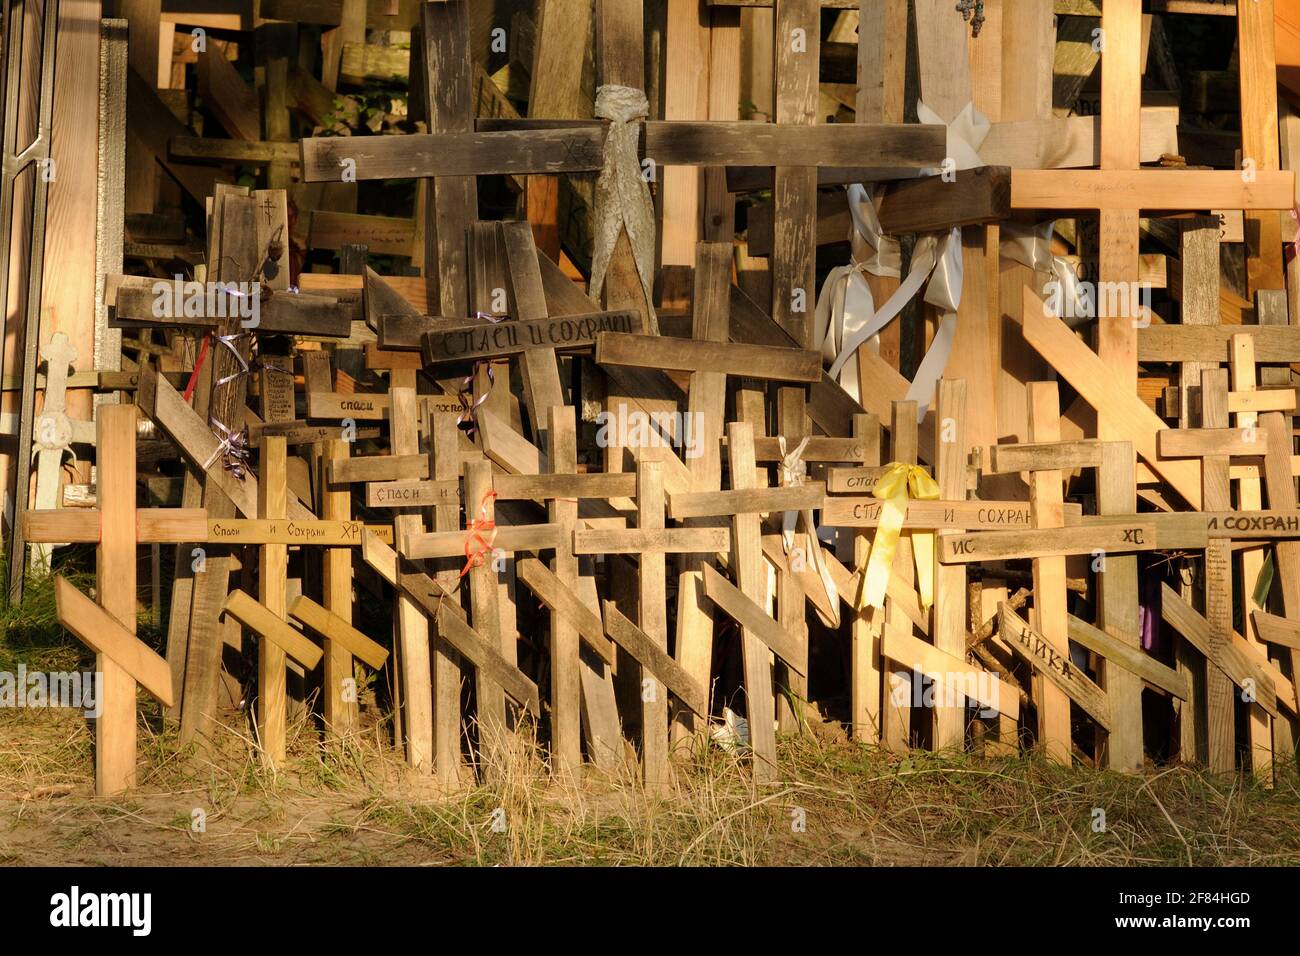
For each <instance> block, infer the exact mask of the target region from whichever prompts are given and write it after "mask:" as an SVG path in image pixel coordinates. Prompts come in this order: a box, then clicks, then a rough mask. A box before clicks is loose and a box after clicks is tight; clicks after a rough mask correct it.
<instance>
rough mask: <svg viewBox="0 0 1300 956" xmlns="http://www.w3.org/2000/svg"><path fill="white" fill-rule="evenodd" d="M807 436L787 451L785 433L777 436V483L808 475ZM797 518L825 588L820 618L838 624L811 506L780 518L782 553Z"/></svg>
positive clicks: (790, 545) (791, 483)
mask: <svg viewBox="0 0 1300 956" xmlns="http://www.w3.org/2000/svg"><path fill="white" fill-rule="evenodd" d="M808 438H809V436H804V438H803V440H802V441H800V442H799V444H798V445H797V446H796V447H795V449H794V451H792V452H789V453H787V452H786V449H785V436H784V435H778V436H777V439H776V440H777V445H778V446H779V447H780V449H781V484H782V486H783V487H786V488H794V487H798V486H799V485H802V484H803V483H804V479H805V478H806V477H807V476H808V465H807V464H806V463H805V462H804V460H803V453H804V449H805V448H807V447H808ZM800 520H802V521H803V530H804V534H806V535H807V536H808V554H809V557H810V558H812V564H813V568H814V569H816V571H817V576H818V577H819V578H821V582H822V587H823V588H825V589H826V597H827V602H826V603H827V604H828V605H829V607H830V618H829V619H827V618H826V617H825V616H824V615H823V617H822V620H823V621H825V622H826V625H827V626H828V627H839V626H840V597H839V591H837V590H836V588H835V580H834V579H833V578H832V577H831V572H830V569H829V568H828V567H826V562H825V561H823V560H822V545H821V539H820V538H819V537H818V536H817V522H816V520H815V519H814V518H813V513H812V509H811V508H804V509H802V510H801V511H787V512H786V513H785V516H784V517H783V518H782V519H781V540H782V543H783V544H784V545H785V552H786V554H789V553H790V552H791V551H793V550H794V544H795V529H796V527H797V525H798V523H799V521H800Z"/></svg>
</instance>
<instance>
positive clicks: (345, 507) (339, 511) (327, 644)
mask: <svg viewBox="0 0 1300 956" xmlns="http://www.w3.org/2000/svg"><path fill="white" fill-rule="evenodd" d="M351 447H352V446H351V444H350V443H349V442H346V441H342V440H340V439H330V440H328V441H326V442H325V444H324V446H323V447H322V451H321V455H320V463H319V471H318V475H319V476H320V479H319V486H320V495H319V497H320V511H321V516H322V520H325V521H338V522H341V523H344V524H350V523H352V522H351V521H350V520H349V519H350V518H351V516H352V494H351V489H350V488H347V487H346V486H339V485H336V484H334V483H333V482H332V481H331V480H330V478H329V473H330V471H331V470H333V469H334V468H335V467H336V466H337V465H338V464H339V463H340V462H343V461H345V460H347V458H348V456H349V455H350V453H351ZM362 533H363V534H364V526H363V529H362ZM321 578H322V581H321V585H322V590H321V599H322V600H323V601H324V603H325V608H326V610H328V611H329V612H330V613H331V614H333V615H334V616H335V617H336V618H339V619H341V620H343V621H344V622H351V620H352V550H351V547H342V548H326V549H325V550H324V551H323V552H322V554H321ZM323 636H324V638H325V641H324V652H325V673H324V677H323V684H322V709H323V710H324V717H325V728H326V732H327V733H333V734H337V735H340V736H342V735H345V734H347V733H348V732H349V731H351V730H352V729H354V728H355V727H356V723H357V720H358V718H359V707H358V703H357V698H358V695H357V694H356V693H355V690H356V687H355V683H354V684H353V685H352V687H351V689H352V691H353V692H352V693H351V694H347V693H344V691H345V689H347V685H346V684H345V682H346V681H349V680H351V681H354V682H355V679H356V678H355V674H354V673H353V666H352V657H353V652H352V651H350V650H349V649H348V647H347V645H346V644H345V643H343V642H339V641H336V639H335V638H334V636H333V635H332V634H325V635H323ZM349 698H351V699H349Z"/></svg>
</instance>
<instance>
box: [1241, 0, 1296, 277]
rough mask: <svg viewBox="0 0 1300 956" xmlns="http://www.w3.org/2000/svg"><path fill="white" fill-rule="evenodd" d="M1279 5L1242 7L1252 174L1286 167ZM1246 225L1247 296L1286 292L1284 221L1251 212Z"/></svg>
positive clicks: (1245, 143)
mask: <svg viewBox="0 0 1300 956" xmlns="http://www.w3.org/2000/svg"><path fill="white" fill-rule="evenodd" d="M1275 6H1276V5H1275V3H1274V0H1258V2H1254V0H1252V2H1251V3H1246V4H1239V5H1238V8H1237V62H1238V64H1239V71H1240V89H1241V94H1240V95H1241V156H1242V164H1243V165H1244V166H1246V168H1248V169H1251V170H1265V171H1272V170H1276V169H1279V168H1280V167H1281V151H1280V148H1279V144H1278V122H1277V117H1278V108H1277V83H1278V79H1277V75H1278V71H1277V61H1276V51H1275V45H1274V19H1275V16H1276V10H1275ZM1284 6H1285V4H1284ZM1247 164H1249V165H1247ZM1243 175H1244V174H1243ZM1256 175H1258V173H1256ZM1293 205H1294V204H1293ZM1246 222H1247V229H1248V231H1249V234H1250V237H1251V241H1250V243H1249V244H1248V246H1247V259H1246V276H1247V286H1246V288H1247V294H1248V295H1250V296H1252V297H1253V296H1254V295H1255V293H1256V292H1257V291H1259V290H1261V289H1283V288H1286V278H1285V274H1284V272H1283V269H1282V224H1281V217H1280V216H1278V215H1277V214H1276V213H1272V212H1247V213H1246Z"/></svg>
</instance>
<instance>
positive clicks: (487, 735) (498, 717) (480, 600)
mask: <svg viewBox="0 0 1300 956" xmlns="http://www.w3.org/2000/svg"><path fill="white" fill-rule="evenodd" d="M491 491H492V463H491V462H489V461H471V462H467V463H466V464H465V526H466V527H467V528H468V527H470V522H472V521H495V520H496V506H495V505H494V504H493V499H492V496H491ZM483 536H484V538H485V539H489V540H490V538H491V535H490V533H484V535H483ZM470 550H471V552H472V551H473V550H474V546H473V544H471V547H470ZM469 595H470V614H471V621H472V623H473V625H474V630H476V631H477V632H478V633H479V635H480V636H481V637H482V638H483V639H484V640H485V641H487V642H488V643H489V644H491V645H492V646H493V647H495V648H496V649H497V650H500V651H502V652H503V653H504V654H505V658H506V660H508V661H509V662H510V663H512V664H513V663H514V662H515V654H514V641H513V639H512V640H511V642H510V646H509V647H507V646H506V645H504V644H503V643H502V640H501V638H502V635H501V592H500V590H499V589H498V588H497V571H496V568H495V562H494V561H493V555H492V552H491V550H489V551H488V552H487V553H486V554H485V555H483V557H482V559H481V560H480V561H479V562H478V563H477V564H476V566H475V567H473V568H472V569H471V570H470V572H469ZM477 675H478V683H477V685H476V686H477V692H478V726H479V749H480V751H481V754H482V760H483V765H484V767H485V768H487V769H488V770H489V771H494V770H496V769H497V768H496V764H495V760H496V758H499V757H500V756H501V753H502V751H501V749H500V748H501V746H502V737H503V736H504V734H505V732H506V694H505V691H504V690H503V689H502V688H501V685H500V684H498V683H497V682H496V681H494V680H492V679H491V678H490V677H488V676H487V674H486V672H485V670H484V668H481V667H480V668H479V669H478V670H477ZM575 676H576V675H575Z"/></svg>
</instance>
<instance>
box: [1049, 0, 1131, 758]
mask: <svg viewBox="0 0 1300 956" xmlns="http://www.w3.org/2000/svg"><path fill="white" fill-rule="evenodd" d="M1101 30H1102V37H1103V42H1104V44H1105V46H1104V52H1103V53H1102V56H1101V115H1102V123H1101V168H1102V169H1104V170H1111V169H1117V170H1118V169H1124V170H1131V169H1137V168H1138V166H1139V165H1140V164H1141V153H1140V150H1139V146H1140V144H1141V135H1140V132H1141V113H1142V49H1141V47H1142V3H1141V0H1106V5H1105V7H1104V8H1103V10H1102V18H1101ZM1100 216H1101V226H1100V236H1101V238H1100V249H1099V251H1098V261H1097V273H1098V276H1099V278H1100V281H1101V282H1119V283H1123V285H1122V286H1121V288H1125V289H1126V288H1128V286H1129V284H1130V283H1136V282H1137V281H1138V280H1139V277H1140V271H1141V265H1140V262H1139V259H1138V210H1137V209H1103V210H1101V212H1100ZM1111 298H1112V300H1114V299H1115V298H1117V299H1118V301H1120V302H1124V303H1127V302H1129V301H1130V299H1131V297H1129V296H1123V295H1121V296H1118V297H1111ZM1099 306H1100V303H1099ZM1128 313H1129V309H1128V308H1127V307H1121V308H1120V309H1119V314H1118V315H1108V314H1107V311H1106V308H1105V306H1101V307H1099V308H1098V342H1097V354H1098V355H1099V356H1101V360H1102V361H1103V362H1105V363H1106V364H1107V365H1108V366H1110V367H1111V369H1112V370H1113V371H1114V372H1115V375H1116V377H1117V381H1119V382H1121V383H1123V385H1124V386H1125V388H1128V389H1130V390H1134V389H1136V388H1137V326H1136V324H1135V320H1136V319H1137V316H1134V315H1129V314H1128ZM1097 429H1098V436H1099V437H1100V438H1102V439H1107V440H1112V441H1122V440H1123V439H1124V438H1125V437H1126V436H1125V435H1123V434H1122V433H1121V432H1119V431H1117V430H1116V428H1115V427H1114V426H1113V424H1112V423H1111V422H1109V421H1107V420H1106V416H1104V415H1099V416H1098V422H1097ZM1067 750H1068V747H1067ZM1067 759H1068V753H1067Z"/></svg>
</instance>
